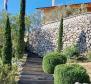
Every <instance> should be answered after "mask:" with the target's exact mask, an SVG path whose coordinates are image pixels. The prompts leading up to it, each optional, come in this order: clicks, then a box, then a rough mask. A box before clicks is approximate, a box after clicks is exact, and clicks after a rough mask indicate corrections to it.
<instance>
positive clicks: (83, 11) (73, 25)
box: [29, 3, 91, 56]
mask: <svg viewBox="0 0 91 84" xmlns="http://www.w3.org/2000/svg"><path fill="white" fill-rule="evenodd" d="M66 7H68V8H69V9H70V11H69V10H68V9H67V10H68V11H66V13H67V15H66V16H65V17H64V21H63V24H64V35H63V43H64V44H63V47H64V48H65V47H67V46H71V45H72V44H74V43H76V44H77V45H78V46H79V50H80V52H85V51H86V50H90V49H91V3H85V4H73V5H69V6H51V7H43V8H37V10H40V11H42V14H41V16H42V18H43V20H42V23H41V26H40V28H38V29H34V30H33V31H32V32H31V33H30V41H29V42H30V51H32V52H34V53H37V54H38V55H40V56H43V54H45V53H47V52H51V51H55V50H56V49H57V37H58V28H59V24H60V18H61V15H62V10H64V8H66ZM76 10H80V11H79V12H76V13H75V12H74V11H76ZM64 13H65V12H64Z"/></svg>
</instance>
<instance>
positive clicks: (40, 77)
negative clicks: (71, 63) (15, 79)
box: [20, 74, 53, 80]
mask: <svg viewBox="0 0 91 84" xmlns="http://www.w3.org/2000/svg"><path fill="white" fill-rule="evenodd" d="M20 80H53V77H52V76H50V75H39V74H31V75H20Z"/></svg>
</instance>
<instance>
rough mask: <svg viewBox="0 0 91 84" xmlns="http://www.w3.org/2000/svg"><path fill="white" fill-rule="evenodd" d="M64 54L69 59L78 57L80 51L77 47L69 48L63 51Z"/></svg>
mask: <svg viewBox="0 0 91 84" xmlns="http://www.w3.org/2000/svg"><path fill="white" fill-rule="evenodd" d="M63 53H64V54H65V55H66V56H67V58H72V57H78V56H79V49H78V47H77V46H76V45H72V46H69V47H67V48H65V49H64V50H63Z"/></svg>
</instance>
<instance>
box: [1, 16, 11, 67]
mask: <svg viewBox="0 0 91 84" xmlns="http://www.w3.org/2000/svg"><path fill="white" fill-rule="evenodd" d="M11 61H12V41H11V27H10V22H9V17H8V15H7V16H6V23H5V29H4V44H3V51H2V62H3V64H9V65H11Z"/></svg>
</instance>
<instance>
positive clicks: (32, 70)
mask: <svg viewBox="0 0 91 84" xmlns="http://www.w3.org/2000/svg"><path fill="white" fill-rule="evenodd" d="M19 84H53V76H52V75H49V74H46V73H44V72H43V70H42V59H41V58H30V57H28V58H27V61H26V63H25V64H24V66H23V70H22V72H21V75H20V81H19Z"/></svg>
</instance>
